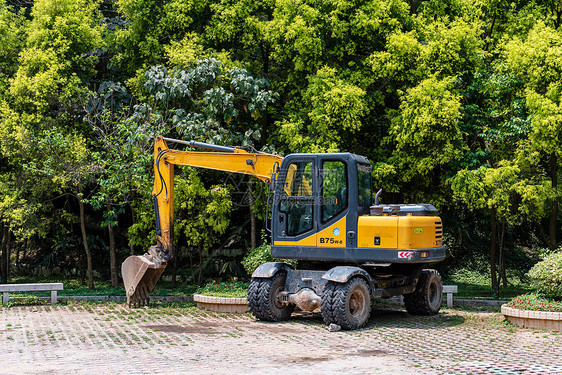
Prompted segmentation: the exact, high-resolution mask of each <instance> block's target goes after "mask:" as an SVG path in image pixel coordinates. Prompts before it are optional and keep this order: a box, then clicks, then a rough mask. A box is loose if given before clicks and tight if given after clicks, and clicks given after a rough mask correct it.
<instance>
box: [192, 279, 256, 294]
mask: <svg viewBox="0 0 562 375" xmlns="http://www.w3.org/2000/svg"><path fill="white" fill-rule="evenodd" d="M247 291H248V283H245V282H242V281H228V282H222V283H218V282H216V281H211V282H210V283H208V284H207V285H205V286H204V287H203V288H199V289H198V290H197V293H199V294H203V295H206V296H213V297H246V295H247Z"/></svg>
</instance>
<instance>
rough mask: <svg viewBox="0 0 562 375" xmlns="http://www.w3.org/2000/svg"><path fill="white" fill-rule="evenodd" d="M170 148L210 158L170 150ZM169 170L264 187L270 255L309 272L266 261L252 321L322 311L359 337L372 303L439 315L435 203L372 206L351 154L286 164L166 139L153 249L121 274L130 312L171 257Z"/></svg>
mask: <svg viewBox="0 0 562 375" xmlns="http://www.w3.org/2000/svg"><path fill="white" fill-rule="evenodd" d="M168 142H170V143H172V142H173V143H176V144H184V145H187V146H189V147H191V148H199V149H204V150H206V151H182V150H177V149H170V148H169V147H168V145H167V143H168ZM175 165H185V166H192V167H200V168H207V169H214V170H220V171H228V172H234V173H242V174H247V175H251V176H254V177H256V178H258V179H260V180H261V181H263V182H264V183H266V184H267V185H268V186H269V197H268V201H267V203H268V210H267V211H268V213H269V212H271V217H269V218H267V220H266V227H267V229H268V231H270V233H271V240H272V242H271V255H272V256H273V257H274V258H277V259H297V260H299V264H305V265H306V267H305V268H306V269H294V268H292V267H290V266H289V265H287V264H285V263H282V262H268V263H264V264H262V265H260V266H259V267H258V268H257V269H256V270H255V271H254V273H253V274H252V279H251V282H250V286H249V288H248V304H249V307H250V311H251V312H252V314H253V315H254V316H255V317H256V318H257V319H260V320H265V321H283V320H287V319H289V318H290V316H291V314H292V313H293V310H294V309H295V307H298V308H299V309H300V310H302V311H315V310H317V309H320V312H321V314H322V318H323V320H324V322H325V323H326V324H328V325H330V324H337V325H339V326H340V327H341V328H343V329H357V328H360V327H362V326H364V325H365V324H366V322H367V320H368V318H369V314H370V307H371V299H373V298H385V299H386V298H390V297H392V296H398V295H402V296H403V297H404V304H405V306H406V309H407V311H408V312H409V313H411V314H418V315H433V314H437V313H438V312H439V310H440V308H441V304H442V301H443V292H442V284H441V276H440V275H439V273H438V272H437V271H436V270H435V269H428V268H426V266H427V265H428V264H432V263H436V262H438V261H441V260H443V259H444V258H445V252H446V249H445V246H444V245H443V226H442V222H441V219H440V217H439V215H438V212H437V209H436V208H435V207H434V206H432V205H431V204H389V205H384V204H380V203H379V197H380V194H381V190H379V191H378V192H377V194H375V201H374V204H373V202H372V187H371V186H372V181H371V164H370V162H369V160H368V159H367V158H365V157H363V156H359V155H355V154H352V153H347V152H344V153H297V154H290V155H288V156H286V157H284V158H282V157H280V156H277V155H272V154H267V153H262V152H256V151H255V150H253V149H251V148H244V147H225V146H218V145H213V144H207V143H202V142H196V141H183V140H177V139H171V138H164V137H162V136H158V137H157V138H156V141H155V145H154V174H155V179H154V189H153V192H152V197H153V203H154V212H155V217H156V245H155V246H151V247H150V249H149V250H148V252H147V253H146V254H144V255H142V256H130V257H128V258H127V259H126V260H125V262H124V263H123V265H122V267H121V270H122V275H123V281H124V284H125V290H126V294H127V303H128V304H129V306H131V307H133V306H139V305H142V304H148V302H149V300H150V297H149V295H150V293H151V292H152V291H153V290H154V287H155V284H156V282H157V280H158V278H159V277H160V275H161V274H162V272H163V271H164V269H165V267H166V264H167V262H169V261H170V260H172V259H173V257H174V245H173V216H174V212H173V208H174V166H175ZM269 206H271V210H270V209H269Z"/></svg>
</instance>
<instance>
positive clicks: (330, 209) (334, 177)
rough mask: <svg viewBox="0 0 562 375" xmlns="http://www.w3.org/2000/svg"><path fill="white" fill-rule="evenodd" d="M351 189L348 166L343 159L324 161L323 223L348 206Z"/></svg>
mask: <svg viewBox="0 0 562 375" xmlns="http://www.w3.org/2000/svg"><path fill="white" fill-rule="evenodd" d="M348 194H349V189H348V186H347V168H346V166H345V164H344V163H343V162H341V161H324V162H323V163H322V206H321V207H322V209H321V212H322V223H325V222H327V221H329V220H330V219H332V218H334V217H336V216H337V215H339V214H340V213H342V212H343V211H344V210H345V209H346V208H347V202H348Z"/></svg>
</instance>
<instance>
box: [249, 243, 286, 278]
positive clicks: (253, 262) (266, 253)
mask: <svg viewBox="0 0 562 375" xmlns="http://www.w3.org/2000/svg"><path fill="white" fill-rule="evenodd" d="M262 240H264V238H262ZM267 262H283V263H287V264H288V265H290V266H291V267H293V268H296V267H297V261H296V260H293V259H275V258H273V257H272V256H271V245H269V244H268V243H267V242H265V241H264V242H263V243H262V244H261V245H260V246H258V247H256V248H255V249H251V250H250V252H249V253H248V254H247V255H246V256H245V257H244V259H243V260H242V265H243V266H244V269H245V270H246V272H247V273H248V275H252V273H254V271H255V270H256V268H258V267H259V266H260V265H261V264H263V263H267Z"/></svg>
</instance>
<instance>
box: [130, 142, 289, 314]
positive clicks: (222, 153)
mask: <svg viewBox="0 0 562 375" xmlns="http://www.w3.org/2000/svg"><path fill="white" fill-rule="evenodd" d="M167 142H174V143H180V144H186V145H188V146H190V147H194V148H203V149H207V150H211V151H214V152H208V151H202V152H194V151H181V150H174V149H170V148H169V147H168V145H167ZM282 160H283V158H282V157H280V156H277V155H271V154H266V153H250V152H248V151H246V150H245V149H243V148H240V147H225V146H217V145H211V144H207V143H201V142H196V141H182V140H177V139H171V138H164V137H162V136H158V137H157V138H156V141H155V143H154V189H153V190H152V199H153V204H154V212H155V218H156V245H154V246H151V247H150V249H149V250H148V252H147V253H146V254H144V255H142V256H130V257H128V258H127V259H126V260H125V262H123V264H122V266H121V272H122V275H123V282H124V284H125V292H126V294H127V303H128V304H129V306H131V307H132V306H138V305H142V304H148V302H149V300H150V297H149V294H150V293H151V292H152V291H153V290H154V286H155V284H156V281H157V280H158V279H159V278H160V275H162V272H164V269H165V268H166V264H167V262H168V261H170V260H172V259H173V258H174V244H173V237H174V166H175V165H185V166H191V167H199V168H206V169H214V170H219V171H227V172H233V173H241V174H247V175H251V176H254V177H256V178H259V179H260V180H262V181H263V182H265V183H266V184H269V183H270V181H271V177H272V175H273V172H274V170H275V169H276V167H278V166H279V165H280V164H281V161H282Z"/></svg>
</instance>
